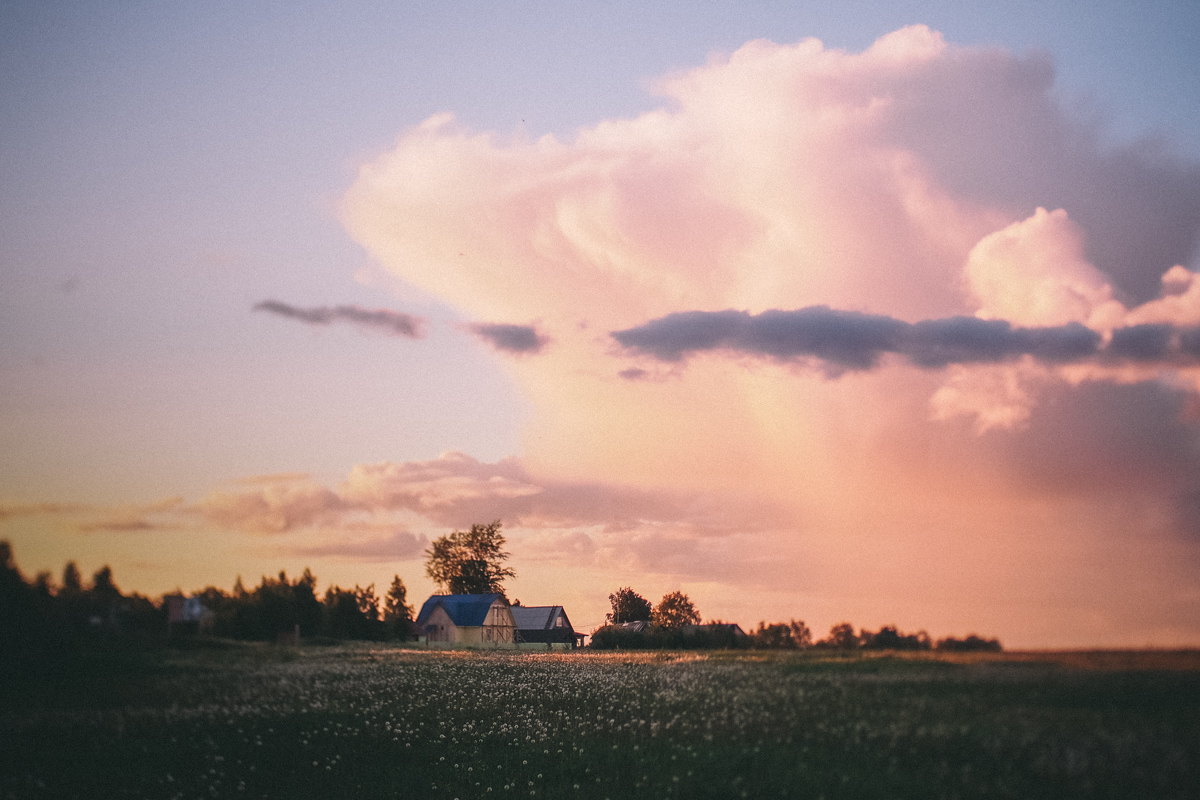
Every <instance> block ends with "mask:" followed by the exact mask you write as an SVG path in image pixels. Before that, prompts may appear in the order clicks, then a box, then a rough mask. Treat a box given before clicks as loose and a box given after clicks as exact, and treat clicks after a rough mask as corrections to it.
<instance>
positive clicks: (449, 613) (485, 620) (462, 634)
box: [416, 594, 517, 647]
mask: <svg viewBox="0 0 1200 800" xmlns="http://www.w3.org/2000/svg"><path fill="white" fill-rule="evenodd" d="M416 627H417V635H418V636H420V637H423V638H424V639H425V641H426V642H428V643H429V644H433V645H438V644H443V645H461V646H466V647H503V646H512V645H513V644H514V643H515V642H516V630H517V625H516V622H515V621H514V620H513V615H512V610H511V609H510V608H509V605H508V600H506V599H505V597H504V595H502V594H435V595H433V596H432V597H430V598H429V599H428V600H426V601H425V604H424V605H422V606H421V613H419V614H418V615H417V625H416Z"/></svg>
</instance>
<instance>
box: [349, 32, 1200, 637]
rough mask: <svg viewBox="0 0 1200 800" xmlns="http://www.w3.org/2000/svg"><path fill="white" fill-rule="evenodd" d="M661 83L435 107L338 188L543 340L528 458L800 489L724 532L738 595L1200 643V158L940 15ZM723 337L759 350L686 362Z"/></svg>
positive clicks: (411, 248) (721, 609)
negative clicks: (584, 108)
mask: <svg viewBox="0 0 1200 800" xmlns="http://www.w3.org/2000/svg"><path fill="white" fill-rule="evenodd" d="M655 89H656V90H657V91H658V92H659V93H660V94H661V95H662V96H663V98H664V102H663V105H662V107H661V108H659V109H656V110H654V111H651V112H648V113H645V114H641V115H639V116H636V117H633V118H629V119H606V120H597V121H596V123H595V124H594V125H591V126H589V127H586V128H584V129H581V130H580V131H579V132H578V133H577V134H576V135H574V136H573V137H571V138H570V139H569V140H560V139H558V138H556V137H553V136H545V137H541V138H536V139H530V138H528V137H525V136H514V137H511V138H507V137H502V136H498V135H495V134H491V133H480V132H475V131H470V130H467V129H466V128H464V127H463V126H461V125H459V124H457V123H456V122H455V120H454V117H453V115H452V114H449V113H445V114H438V115H436V116H434V117H431V118H430V119H429V120H427V121H426V122H424V123H422V124H420V125H418V126H416V127H414V128H412V129H411V130H408V131H406V132H404V133H403V135H401V136H400V138H399V140H398V141H397V143H396V145H395V146H394V147H393V148H391V149H390V150H389V151H388V152H386V153H383V154H381V155H380V156H379V157H378V158H376V159H374V160H372V161H371V162H370V163H368V164H366V165H364V166H363V167H362V169H361V171H360V174H359V176H358V178H357V180H356V181H355V183H354V185H353V187H352V188H351V189H350V191H349V192H348V193H347V196H346V198H345V201H344V205H343V218H344V221H345V224H346V226H347V228H348V230H349V231H350V232H351V234H352V235H353V236H354V238H355V239H356V240H357V241H359V242H360V243H361V244H362V245H363V246H364V247H365V248H366V250H367V251H368V252H369V253H370V254H371V255H372V256H373V257H374V258H376V259H377V260H378V261H379V262H380V263H381V264H383V265H384V266H385V267H386V268H388V269H389V270H391V271H393V272H394V273H395V274H396V275H398V276H399V277H401V278H403V279H404V280H406V281H408V282H411V283H412V284H414V285H416V286H418V287H420V288H421V289H423V290H425V291H427V292H429V293H431V294H433V295H435V296H437V297H439V298H440V299H442V300H443V301H445V302H446V303H448V304H450V305H452V306H454V307H456V308H457V309H459V310H460V311H461V312H462V313H463V314H464V316H465V317H467V318H470V319H476V320H538V321H539V322H538V332H539V333H540V334H542V335H545V336H548V337H551V338H552V339H553V342H554V346H553V347H547V348H543V349H542V350H541V351H540V352H539V354H538V356H537V358H518V359H507V360H506V361H505V366H506V368H507V369H508V370H510V372H511V374H512V375H513V377H514V380H516V381H518V382H519V384H520V386H521V388H522V390H523V392H524V395H525V396H526V397H527V398H528V400H529V403H530V407H531V412H530V416H529V420H528V423H527V430H526V431H525V434H526V435H525V439H524V441H525V451H524V452H523V453H522V462H521V463H522V464H523V465H524V468H525V469H526V470H528V476H529V478H530V479H529V480H528V481H521V482H522V483H529V484H532V485H537V486H542V487H546V486H551V485H555V486H567V485H570V486H581V485H599V486H612V485H618V484H623V485H627V486H628V485H635V486H639V487H643V488H645V487H653V488H654V489H655V490H656V491H662V492H666V493H668V494H670V493H672V492H680V493H683V495H688V496H694V495H695V494H699V495H703V494H704V493H705V492H710V493H712V494H713V495H714V496H725V495H726V494H732V495H738V494H739V493H740V494H742V495H744V496H757V497H760V498H762V499H763V500H764V501H765V502H766V503H768V504H774V505H777V506H779V507H782V508H785V509H786V510H787V512H788V513H787V519H788V520H789V522H787V524H786V525H785V526H784V527H785V528H786V530H785V531H784V534H783V535H781V536H775V534H773V533H764V532H762V530H761V529H760V528H759V527H758V526H756V525H753V524H750V523H747V526H746V530H747V531H748V533H747V534H746V536H747V540H746V542H744V544H743V546H741V547H740V548H735V549H731V550H728V551H726V552H724V553H723V555H724V557H725V558H726V559H727V564H728V568H727V570H726V571H725V573H723V574H725V575H726V576H727V578H726V579H725V581H726V582H725V583H724V584H722V583H721V581H720V580H718V581H716V582H715V583H714V584H706V586H707V587H708V588H705V589H704V591H709V592H711V594H710V595H709V596H708V597H707V598H706V597H704V596H700V599H701V600H707V601H708V602H707V604H706V605H705V607H706V608H711V609H713V612H715V613H725V614H727V615H729V616H735V615H736V613H737V608H738V604H739V603H743V604H751V603H753V604H756V605H757V607H759V608H761V609H762V611H761V613H763V614H771V613H778V614H779V615H781V616H785V615H788V614H793V615H794V614H799V613H805V614H807V615H808V616H809V617H812V621H815V622H817V624H818V626H819V625H820V624H821V622H823V621H825V618H824V617H822V615H823V614H825V613H828V614H829V615H830V616H831V617H833V618H832V619H828V620H827V621H828V622H836V621H840V619H844V618H847V617H850V618H854V619H856V620H861V621H862V624H870V625H877V624H886V623H891V622H895V623H898V624H901V625H912V626H918V627H919V626H926V627H929V628H930V629H934V628H937V627H938V626H939V625H940V624H943V623H944V624H945V625H946V626H953V625H954V624H957V623H955V622H954V620H956V619H957V620H959V621H960V622H961V621H965V620H966V619H967V618H968V617H969V618H970V619H971V620H974V621H973V622H971V623H969V624H972V625H979V626H981V627H986V628H988V629H989V630H992V631H995V632H997V633H998V634H999V635H1002V636H1003V635H1004V634H1005V631H1006V630H1009V631H1012V632H1013V633H1014V635H1015V641H1020V642H1023V643H1025V644H1029V645H1033V644H1036V643H1038V642H1043V643H1057V644H1066V643H1069V642H1083V641H1091V642H1095V641H1105V642H1111V643H1117V642H1132V643H1136V644H1143V643H1145V642H1147V641H1155V642H1162V643H1166V642H1182V641H1189V642H1194V641H1196V640H1197V638H1198V637H1200V626H1198V625H1197V624H1196V622H1195V620H1197V619H1200V600H1198V599H1196V598H1200V581H1197V580H1196V578H1195V577H1194V576H1195V575H1197V574H1200V570H1196V569H1191V570H1190V572H1189V571H1188V569H1185V567H1186V566H1188V565H1190V567H1195V565H1197V564H1200V553H1198V552H1196V549H1195V547H1194V546H1193V544H1192V543H1195V542H1196V541H1197V540H1198V539H1200V525H1197V514H1196V512H1195V507H1196V502H1195V497H1196V496H1198V492H1200V479H1198V478H1197V475H1200V436H1197V433H1196V425H1197V422H1196V414H1195V413H1194V408H1195V407H1196V406H1197V403H1196V401H1195V399H1194V398H1195V397H1196V396H1197V389H1200V366H1198V365H1197V364H1196V354H1197V344H1196V338H1197V334H1196V333H1195V329H1196V328H1197V327H1200V279H1198V276H1197V273H1196V271H1195V270H1196V268H1197V266H1198V265H1197V263H1196V261H1195V260H1194V259H1195V257H1196V245H1197V239H1198V236H1200V164H1198V163H1196V162H1195V160H1194V159H1189V158H1187V157H1184V156H1181V155H1177V154H1173V153H1172V152H1171V150H1170V148H1169V147H1167V146H1162V145H1161V143H1160V144H1151V143H1147V142H1133V143H1128V144H1125V145H1120V146H1107V145H1104V144H1103V142H1104V141H1105V136H1104V135H1103V131H1100V130H1099V129H1097V128H1096V127H1095V125H1094V123H1093V122H1091V121H1088V120H1085V119H1082V118H1080V117H1079V116H1078V115H1076V114H1074V113H1073V112H1072V110H1071V106H1070V105H1069V104H1066V103H1063V102H1062V100H1061V98H1060V96H1059V94H1058V92H1057V91H1056V90H1055V87H1054V69H1053V64H1052V62H1051V61H1050V59H1049V58H1048V57H1047V56H1045V55H1039V54H1033V55H1017V54H1013V53H1011V52H1008V51H1006V50H1003V49H1001V48H994V47H960V46H955V45H953V44H948V43H946V42H945V41H944V40H943V38H942V37H941V36H940V35H939V34H938V33H936V32H934V31H931V30H929V29H928V28H926V27H924V26H912V27H908V28H904V29H902V30H898V31H895V32H894V33H891V34H888V35H886V36H884V37H881V38H880V39H879V40H878V41H876V42H875V43H874V44H873V45H872V46H871V47H869V48H868V49H866V50H865V51H863V52H861V53H850V52H846V51H842V50H836V49H832V48H827V47H825V46H824V45H823V44H822V43H821V42H819V41H816V40H813V39H808V40H805V41H801V42H799V43H796V44H785V45H779V44H774V43H771V42H766V41H755V42H750V43H748V44H746V45H744V46H743V47H741V48H739V49H738V50H736V51H735V52H733V53H730V54H729V55H728V56H723V57H722V56H717V57H714V58H712V59H710V60H709V61H708V63H706V64H705V65H703V66H699V67H696V68H694V69H689V70H681V71H678V72H674V73H672V74H671V75H669V76H668V77H666V78H664V79H662V80H660V81H659V82H658V83H657V84H656V85H655ZM726 309H736V310H735V311H728V310H726ZM781 309H783V310H781ZM612 331H616V332H618V333H617V340H616V343H617V345H620V344H624V345H626V346H627V348H629V349H626V350H624V351H622V350H621V348H620V347H618V346H614V339H613V337H612V336H611V335H610V333H609V332H612ZM637 350H640V351H641V353H642V354H641V355H640V356H635V359H636V363H629V360H628V358H627V357H628V356H629V355H630V354H631V353H635V351H637ZM716 350H726V351H733V352H739V353H742V354H748V355H749V356H751V357H749V358H747V357H745V356H743V357H740V358H732V359H731V358H719V357H716V358H693V359H690V360H689V361H688V367H687V369H686V370H682V369H679V368H678V364H679V360H680V359H686V358H688V356H690V355H692V354H695V353H699V352H703V351H716ZM614 355H616V356H619V357H620V358H614ZM759 358H765V359H782V360H813V361H815V362H817V363H818V365H820V366H823V367H824V368H825V371H826V372H827V373H840V374H842V376H843V377H842V378H841V379H839V380H836V381H834V380H823V379H822V378H821V376H819V375H817V376H813V375H810V374H808V372H807V371H804V370H777V369H761V368H758V367H757V365H755V364H749V363H746V362H749V361H755V360H758V359H759ZM892 361H896V362H899V367H900V368H897V369H892V368H883V366H884V365H886V364H888V363H889V362H892ZM876 365H878V366H877V367H876ZM873 367H875V368H873ZM667 378H670V379H667ZM689 493H691V494H690V495H689ZM560 496H562V497H564V498H565V497H567V496H568V495H567V494H563V495H560ZM572 496H573V497H575V498H576V499H579V497H580V496H579V495H572ZM506 502H511V503H512V504H514V505H519V504H520V503H525V502H531V501H529V500H528V499H521V498H513V499H512V500H510V501H506ZM539 502H543V501H539ZM564 502H566V501H565V500H564ZM743 511H744V510H741V511H739V512H738V513H743ZM576 533H582V531H576ZM701 537H702V534H701V533H700V532H694V533H688V534H680V535H678V536H673V537H667V538H664V539H660V540H657V541H658V542H659V544H658V545H656V547H659V546H661V548H664V549H663V550H661V551H656V552H659V556H660V557H658V558H659V560H658V563H660V564H671V563H677V564H685V563H687V562H688V560H689V559H691V558H693V557H696V558H698V556H695V551H694V550H693V549H692V548H693V546H694V545H695V544H696V543H697V542H700V541H702V539H701ZM773 537H774V538H773ZM1131 537H1136V546H1134V545H1133V544H1131V542H1134V541H1135V539H1134V538H1131ZM671 548H675V549H674V550H673V551H671V552H674V553H676V555H677V556H678V557H677V558H676V559H675V560H674V561H673V560H672V559H671V558H670V557H668V556H669V553H668V552H667V551H670V550H671ZM1189 548H1191V549H1189ZM547 552H549V550H548V551H547ZM763 554H769V556H770V557H769V559H768V560H770V561H771V562H772V563H774V564H778V565H780V567H779V568H780V570H783V571H790V572H791V573H792V574H793V576H794V579H793V581H792V584H791V585H792V586H793V588H792V589H790V590H783V589H780V590H778V592H777V593H776V590H775V589H772V590H771V591H770V592H768V591H767V590H766V589H764V588H763V584H762V583H761V582H760V581H757V580H756V579H755V577H754V575H755V574H757V573H756V571H757V570H758V568H759V566H761V560H762V557H763ZM755 559H759V560H755ZM750 564H755V565H756V566H755V567H754V568H753V569H751V568H749V567H747V566H746V565H750ZM564 568H566V567H564ZM663 569H666V568H665V567H664V568H663ZM680 569H682V567H681V568H680ZM680 574H683V573H682V572H681V573H680ZM916 575H920V576H922V579H921V580H920V581H916V580H914V579H913V576H916ZM1189 575H1190V576H1191V577H1188V576H1189ZM610 577H611V578H612V580H618V579H619V578H618V577H616V576H615V575H614V576H610ZM579 580H580V581H581V582H585V581H584V579H583V578H580V579H579ZM1164 582H1165V583H1166V584H1169V585H1170V586H1172V587H1173V588H1172V591H1171V592H1169V593H1164V592H1162V591H1159V590H1158V589H1159V587H1161V586H1162V585H1164ZM581 585H582V583H581ZM618 585H625V583H624V582H623V583H621V584H618ZM773 585H775V584H773ZM918 585H919V586H920V587H922V588H920V589H918V588H917V587H918ZM1118 586H1119V587H1120V588H1119V590H1116V589H1114V588H1113V587H1118ZM1101 587H1104V588H1101ZM611 588H612V587H611V586H607V587H606V586H602V585H598V586H595V587H594V589H595V592H596V594H598V595H600V596H602V597H603V596H606V595H607V593H608V592H610V591H611ZM931 598H932V599H931ZM1123 598H1126V599H1123ZM1127 598H1137V600H1136V602H1134V601H1133V600H1128V599H1127ZM1181 598H1183V599H1181ZM1187 598H1192V599H1190V600H1189V599H1187ZM713 602H718V605H717V606H716V608H713ZM772 603H775V604H776V605H775V606H772V605H771V604H772ZM1135 606H1136V608H1135ZM773 607H774V608H776V609H777V611H776V612H771V611H770V610H769V609H771V608H773ZM802 608H807V609H810V611H811V613H810V612H809V611H805V612H802V611H801V609H802ZM706 613H708V612H707V611H706ZM747 613H751V614H756V613H760V612H756V611H748V612H747ZM906 615H907V616H906ZM759 618H762V617H755V619H759ZM1148 619H1153V620H1154V621H1153V622H1152V623H1150V622H1146V620H1148ZM939 620H940V621H939ZM1064 631H1071V633H1070V635H1067V634H1065V633H1064ZM1117 631H1120V633H1115V632H1117ZM1134 631H1140V633H1136V634H1135V633H1134ZM1072 637H1074V638H1072ZM1010 639H1012V637H1010Z"/></svg>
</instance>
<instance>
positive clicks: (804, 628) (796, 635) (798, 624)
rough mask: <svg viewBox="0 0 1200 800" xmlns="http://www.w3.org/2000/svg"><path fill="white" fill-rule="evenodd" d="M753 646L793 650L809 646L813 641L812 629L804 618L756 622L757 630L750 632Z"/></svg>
mask: <svg viewBox="0 0 1200 800" xmlns="http://www.w3.org/2000/svg"><path fill="white" fill-rule="evenodd" d="M750 637H751V640H752V641H753V643H754V646H755V647H762V648H765V649H769V650H795V649H799V648H804V647H810V646H811V645H812V643H813V639H812V631H811V630H810V629H809V627H808V625H806V624H804V620H800V619H794V620H792V621H791V622H773V623H771V624H770V625H768V624H767V623H766V622H760V623H758V630H756V631H754V632H753V633H752V634H750Z"/></svg>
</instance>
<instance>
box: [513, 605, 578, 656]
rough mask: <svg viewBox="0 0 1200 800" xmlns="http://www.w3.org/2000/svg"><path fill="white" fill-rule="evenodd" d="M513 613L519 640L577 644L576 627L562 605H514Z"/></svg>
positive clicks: (572, 645)
mask: <svg viewBox="0 0 1200 800" xmlns="http://www.w3.org/2000/svg"><path fill="white" fill-rule="evenodd" d="M512 615H513V619H514V620H515V621H516V623H517V640H518V641H521V642H530V643H535V642H536V643H539V644H541V643H544V644H565V645H570V646H571V647H574V646H575V644H576V641H577V639H578V637H577V636H576V634H575V628H574V627H572V625H571V620H569V619H568V618H567V612H566V611H565V610H563V607H562V606H513V607H512Z"/></svg>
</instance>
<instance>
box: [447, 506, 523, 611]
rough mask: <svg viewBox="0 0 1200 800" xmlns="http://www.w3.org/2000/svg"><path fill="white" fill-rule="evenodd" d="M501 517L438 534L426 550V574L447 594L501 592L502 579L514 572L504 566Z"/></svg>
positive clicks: (510, 576) (502, 587)
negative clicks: (469, 527) (448, 533)
mask: <svg viewBox="0 0 1200 800" xmlns="http://www.w3.org/2000/svg"><path fill="white" fill-rule="evenodd" d="M500 526H501V523H500V520H496V521H495V522H493V523H491V524H490V525H479V524H476V525H472V526H471V529H470V530H469V531H454V532H453V533H451V534H450V535H448V536H439V537H438V538H437V539H435V540H434V541H433V544H431V545H430V546H429V549H428V550H426V551H425V574H426V575H428V576H429V577H430V578H431V579H433V581H434V582H435V583H437V584H438V586H441V587H442V588H443V589H445V590H447V591H448V592H450V594H489V593H491V592H496V593H498V594H504V580H505V579H506V578H515V577H516V576H517V573H516V572H514V571H513V570H512V569H511V568H509V567H506V566H504V562H505V561H506V560H507V559H508V556H509V554H508V553H507V552H505V550H504V534H502V533H501V532H500Z"/></svg>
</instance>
